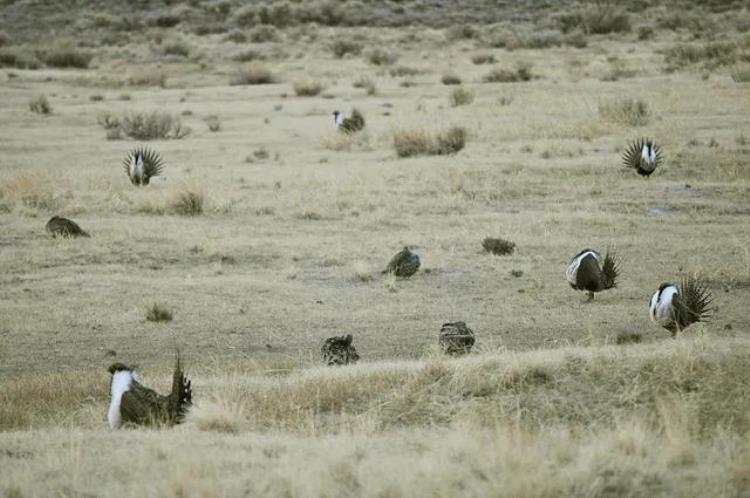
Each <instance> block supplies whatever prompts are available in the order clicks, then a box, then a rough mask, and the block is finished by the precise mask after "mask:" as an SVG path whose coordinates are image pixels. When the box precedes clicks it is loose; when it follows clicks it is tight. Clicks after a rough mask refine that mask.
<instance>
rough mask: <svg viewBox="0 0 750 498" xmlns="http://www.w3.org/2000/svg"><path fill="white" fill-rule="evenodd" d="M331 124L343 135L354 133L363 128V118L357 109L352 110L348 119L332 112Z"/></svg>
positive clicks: (337, 112)
mask: <svg viewBox="0 0 750 498" xmlns="http://www.w3.org/2000/svg"><path fill="white" fill-rule="evenodd" d="M333 122H334V123H335V124H336V127H337V128H338V129H339V130H340V131H341V132H343V133H356V132H358V131H360V130H362V129H363V128H364V127H365V117H364V116H363V115H362V113H361V112H359V110H357V109H353V110H352V115H351V116H349V117H348V118H347V117H345V116H344V113H342V112H339V111H333Z"/></svg>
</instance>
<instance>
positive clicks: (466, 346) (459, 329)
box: [439, 322, 474, 356]
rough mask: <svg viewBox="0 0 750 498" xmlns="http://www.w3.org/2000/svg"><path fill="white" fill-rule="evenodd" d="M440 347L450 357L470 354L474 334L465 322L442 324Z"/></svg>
mask: <svg viewBox="0 0 750 498" xmlns="http://www.w3.org/2000/svg"><path fill="white" fill-rule="evenodd" d="M439 342H440V347H441V348H442V349H443V352H444V353H446V354H450V355H455V356H459V355H463V354H468V353H470V352H471V347H472V346H473V345H474V332H472V331H471V329H470V328H469V327H467V326H466V323H465V322H449V323H444V324H443V326H442V327H441V328H440V338H439Z"/></svg>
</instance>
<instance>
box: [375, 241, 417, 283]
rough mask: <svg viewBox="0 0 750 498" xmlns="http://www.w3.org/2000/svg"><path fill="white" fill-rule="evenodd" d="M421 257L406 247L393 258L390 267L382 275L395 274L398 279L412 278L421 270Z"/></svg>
mask: <svg viewBox="0 0 750 498" xmlns="http://www.w3.org/2000/svg"><path fill="white" fill-rule="evenodd" d="M419 265H420V261H419V256H417V255H416V254H414V253H413V252H411V251H410V250H409V248H408V247H404V248H403V249H402V250H401V251H399V252H398V253H396V255H395V256H393V258H391V260H390V262H389V263H388V266H386V267H385V270H383V271H382V272H381V273H393V274H394V275H396V276H397V277H411V276H412V275H414V274H415V273H416V272H417V270H419Z"/></svg>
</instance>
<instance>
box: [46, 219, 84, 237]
mask: <svg viewBox="0 0 750 498" xmlns="http://www.w3.org/2000/svg"><path fill="white" fill-rule="evenodd" d="M46 229H47V233H49V234H50V235H52V236H53V237H57V236H58V235H59V236H60V237H91V235H89V234H88V232H86V231H85V230H84V229H82V228H81V227H80V226H78V223H76V222H75V221H73V220H69V219H67V218H61V217H60V216H53V217H52V218H50V220H49V221H48V222H47V226H46Z"/></svg>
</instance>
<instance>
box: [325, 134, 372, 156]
mask: <svg viewBox="0 0 750 498" xmlns="http://www.w3.org/2000/svg"><path fill="white" fill-rule="evenodd" d="M321 144H322V145H323V148H325V149H328V150H333V151H336V152H341V151H351V150H362V151H364V150H371V146H370V136H369V135H368V134H367V133H341V132H338V131H337V132H334V133H330V134H328V135H325V136H324V137H323V138H322V139H321Z"/></svg>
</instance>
